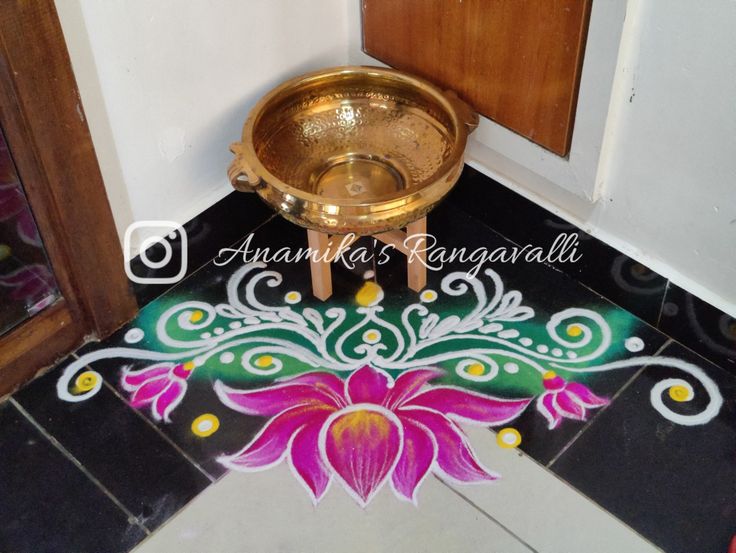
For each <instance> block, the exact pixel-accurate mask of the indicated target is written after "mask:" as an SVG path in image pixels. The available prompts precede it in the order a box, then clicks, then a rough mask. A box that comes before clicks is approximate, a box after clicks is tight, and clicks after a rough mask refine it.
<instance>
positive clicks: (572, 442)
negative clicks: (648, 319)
mask: <svg viewBox="0 0 736 553" xmlns="http://www.w3.org/2000/svg"><path fill="white" fill-rule="evenodd" d="M670 343H672V338H668V339H667V340H666V341H665V343H664V344H662V345H661V346H660V347H659V348H658V349H657V351H656V352H654V354H653V355H652V357H656V356H657V355H659V354H661V353H662V352H663V351H664V350H665V348H666V347H667V346H669V345H670ZM648 366H649V365H647V364H645V365H643V366H642V367H641V368H640V369H639V370H638V371H636V372H635V373H634V374H633V375H632V376H631V378H629V379H628V380H627V381H626V382H625V383H624V385H623V386H621V387H620V388H619V389H618V390H617V391H616V393H615V394H613V397H612V398H611V401H610V402H609V404H608V405H605V406H604V407H602V408H601V409H599V410H598V411H597V412H596V414H595V415H594V416H593V417H592V418H591V419H590V420H589V421H588V422H587V423H585V425H584V426H583V427H582V428H581V429H580V430H579V431H578V433H577V434H575V435H574V436H573V437H572V438H570V441H569V442H567V443H566V444H565V446H564V447H563V448H562V449H561V450H560V451H558V452H557V454H556V455H555V456H554V457H552V459H551V460H550V462H549V463H547V464H546V465H545V466H546V467H547V468H548V469H550V468H552V465H554V464H555V462H556V461H557V460H558V459H559V458H560V457H562V455H563V454H564V453H565V452H566V451H567V450H568V449H570V447H572V445H573V444H574V443H575V442H576V441H577V440H578V438H580V436H582V435H583V433H585V431H587V430H588V428H590V427H591V426H592V425H593V423H595V421H597V420H598V418H599V417H600V416H601V415H602V414H603V413H605V412H606V411H607V410H608V408H609V407H611V405H613V404H614V402H615V401H616V400H617V399H618V397H619V396H620V395H621V394H623V393H624V392H625V391H626V390H627V388H628V387H629V386H631V384H633V383H634V380H636V379H637V378H639V376H640V375H641V373H643V372H644V371H645V370H646V368H647V367H648Z"/></svg>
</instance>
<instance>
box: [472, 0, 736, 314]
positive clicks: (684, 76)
mask: <svg viewBox="0 0 736 553" xmlns="http://www.w3.org/2000/svg"><path fill="white" fill-rule="evenodd" d="M619 1H621V0H619ZM735 28H736V2H733V1H730V0H710V1H709V2H705V3H700V2H691V1H690V0H629V2H628V4H627V12H626V20H625V24H624V29H623V34H622V39H621V46H620V51H619V59H618V64H617V68H616V77H615V81H614V85H613V93H612V100H611V106H610V109H609V113H608V119H607V124H606V136H605V139H604V143H603V151H602V155H601V166H600V167H599V179H601V182H600V187H601V188H600V196H601V197H600V198H599V200H598V201H597V202H595V203H589V202H587V201H585V200H583V199H582V198H579V197H577V196H574V195H572V194H569V193H567V192H565V191H563V190H561V189H560V188H558V187H555V186H550V184H549V183H547V182H543V181H542V180H540V179H538V178H535V177H536V176H535V175H533V174H528V175H527V177H528V178H525V179H521V180H520V179H518V178H509V177H508V174H511V173H513V171H511V170H507V169H508V168H507V167H505V166H504V160H502V159H497V158H494V153H493V152H491V151H489V150H488V149H486V148H484V147H483V146H482V145H479V144H475V145H474V147H473V148H472V149H471V152H472V153H471V156H472V157H473V158H474V160H475V161H474V163H473V165H475V166H476V167H477V168H479V169H481V170H484V171H486V172H487V173H489V174H492V175H494V176H497V177H498V178H499V179H500V180H502V181H504V184H506V185H508V186H510V187H512V188H514V189H516V190H517V191H519V192H520V193H522V194H524V195H526V196H528V197H530V198H532V199H534V200H536V201H537V202H538V203H540V204H543V205H545V206H546V207H549V208H550V209H552V210H553V211H555V212H556V213H558V214H559V215H560V216H562V217H564V218H566V219H568V220H570V221H572V222H574V223H576V224H579V225H580V226H582V227H583V228H585V229H586V230H588V231H589V232H591V233H592V234H594V235H596V236H598V237H599V238H601V239H602V240H604V241H605V242H608V243H609V244H611V245H613V246H614V247H616V248H618V249H620V250H621V251H623V252H625V253H627V254H629V255H631V256H632V257H634V258H636V259H638V260H640V261H642V262H643V263H645V264H647V265H649V266H650V267H652V268H653V269H654V270H656V271H658V272H660V273H662V274H663V275H665V276H666V277H668V278H670V279H671V280H672V281H673V282H674V283H675V284H677V285H679V286H681V287H683V288H685V289H687V290H689V291H691V292H692V293H694V294H696V295H698V296H699V297H701V298H703V299H704V300H706V301H708V302H710V303H712V304H714V305H716V306H717V307H719V308H720V309H723V310H724V311H726V312H728V313H729V314H731V315H733V316H736V100H735V98H736V77H735V76H736V55H735V54H734V52H736V33H734V29H735ZM496 162H498V163H496Z"/></svg>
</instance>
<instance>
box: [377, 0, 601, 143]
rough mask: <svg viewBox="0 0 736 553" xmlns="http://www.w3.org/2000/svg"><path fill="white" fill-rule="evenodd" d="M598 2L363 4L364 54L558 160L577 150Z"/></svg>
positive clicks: (385, 0)
mask: <svg viewBox="0 0 736 553" xmlns="http://www.w3.org/2000/svg"><path fill="white" fill-rule="evenodd" d="M590 5H591V0H460V1H455V0H452V1H451V0H363V48H364V50H365V52H366V53H367V54H369V55H371V56H373V57H375V58H377V59H379V60H381V61H383V62H385V63H387V64H389V65H391V66H393V67H396V68H398V69H401V70H404V71H408V72H411V73H415V74H417V75H421V76H423V77H426V78H428V79H430V80H432V81H433V82H435V83H437V84H439V85H440V86H442V87H444V88H450V89H453V90H455V91H457V92H458V94H459V95H460V96H462V97H463V98H464V99H465V100H467V101H468V102H469V103H470V104H472V105H473V107H475V109H476V110H477V111H478V112H479V113H481V114H482V115H484V116H486V117H488V118H490V119H492V120H494V121H496V122H497V123H499V124H501V125H503V126H505V127H507V128H509V129H511V130H513V131H515V132H517V133H519V134H521V135H523V136H525V137H527V138H529V139H530V140H532V141H534V142H536V143H537V144H539V145H541V146H543V147H545V148H547V149H549V150H551V151H552V152H555V153H556V154H559V155H561V156H565V155H567V153H568V151H569V148H570V141H571V137H572V129H573V123H574V115H575V104H576V100H577V90H578V86H579V83H580V70H581V67H582V60H583V52H584V48H585V39H586V33H587V28H588V20H589V17H590Z"/></svg>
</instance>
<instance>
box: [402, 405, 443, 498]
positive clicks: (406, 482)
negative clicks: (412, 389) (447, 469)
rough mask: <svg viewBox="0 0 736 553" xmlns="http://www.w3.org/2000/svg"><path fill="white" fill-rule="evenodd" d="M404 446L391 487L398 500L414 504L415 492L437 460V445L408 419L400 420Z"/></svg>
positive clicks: (428, 432)
mask: <svg viewBox="0 0 736 553" xmlns="http://www.w3.org/2000/svg"><path fill="white" fill-rule="evenodd" d="M400 420H401V423H402V425H403V427H404V446H403V448H402V449H401V455H400V456H399V462H398V463H396V468H395V469H394V472H393V474H392V476H391V486H392V487H393V489H394V492H395V493H396V495H397V496H398V497H399V498H400V499H405V500H408V501H411V502H412V503H414V504H416V491H417V489H418V488H419V485H420V484H421V483H422V481H423V480H424V478H426V476H427V474H429V469H430V468H431V466H432V463H434V461H435V459H436V458H437V444H436V443H435V441H434V437H433V436H432V433H431V432H430V431H429V430H428V429H427V428H426V427H424V426H422V425H420V424H418V423H416V422H415V421H413V420H410V419H406V418H405V419H401V418H400Z"/></svg>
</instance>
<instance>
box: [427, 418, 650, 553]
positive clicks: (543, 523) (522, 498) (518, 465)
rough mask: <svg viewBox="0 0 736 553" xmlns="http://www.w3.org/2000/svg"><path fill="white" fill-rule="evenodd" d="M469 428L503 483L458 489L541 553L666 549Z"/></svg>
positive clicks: (631, 552)
mask: <svg viewBox="0 0 736 553" xmlns="http://www.w3.org/2000/svg"><path fill="white" fill-rule="evenodd" d="M466 430H467V431H468V432H467V434H468V436H469V437H470V442H471V444H473V448H474V449H475V451H476V453H477V454H478V456H479V458H480V459H481V460H482V461H483V463H484V464H485V465H486V466H487V467H489V468H490V469H492V470H494V471H496V472H499V473H500V474H501V475H502V479H501V480H500V481H498V483H497V484H496V485H495V486H494V487H492V488H491V487H479V486H472V485H471V486H456V487H455V489H456V490H458V491H459V492H460V493H461V494H462V495H463V496H465V497H467V498H468V499H470V500H471V501H472V502H473V503H474V504H475V505H477V506H478V507H480V508H481V509H483V510H484V511H486V512H487V513H488V514H489V515H491V516H492V517H493V518H495V519H496V520H497V521H498V522H500V523H501V524H502V525H504V526H505V527H506V528H508V529H509V530H511V531H512V532H513V533H514V534H516V535H517V536H519V537H520V538H521V539H522V540H524V541H525V542H526V543H528V544H529V545H531V546H532V547H533V548H534V549H537V550H538V551H539V552H540V553H624V552H625V553H655V552H659V551H661V550H660V549H658V548H657V547H655V546H654V545H652V544H651V543H650V542H648V541H646V540H645V539H644V538H642V537H641V536H639V534H637V533H635V532H634V531H633V530H631V529H630V528H629V527H628V526H626V525H625V524H623V523H622V522H621V521H619V520H618V519H617V518H615V517H613V516H612V515H610V514H609V513H608V512H606V511H604V510H603V509H602V508H600V507H599V506H598V505H596V504H595V503H593V502H592V501H590V500H589V499H588V498H586V497H585V496H583V495H582V494H580V493H579V492H578V491H577V490H575V489H574V488H572V487H570V486H569V485H568V484H566V483H565V482H564V481H562V480H560V479H558V478H557V477H556V476H555V475H554V474H553V473H551V472H550V471H548V470H547V469H545V468H544V467H541V466H540V465H538V464H537V463H536V462H535V461H533V460H532V459H530V458H529V457H526V456H524V455H522V454H521V453H520V452H519V451H518V450H509V449H502V448H500V447H499V446H498V445H497V444H496V436H495V434H493V433H491V432H488V430H486V429H484V428H472V429H469V428H467V427H466ZM612 455H615V453H614V452H612ZM420 500H421V495H420Z"/></svg>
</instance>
